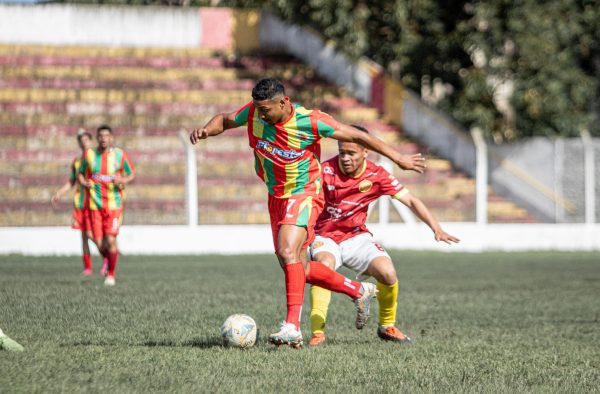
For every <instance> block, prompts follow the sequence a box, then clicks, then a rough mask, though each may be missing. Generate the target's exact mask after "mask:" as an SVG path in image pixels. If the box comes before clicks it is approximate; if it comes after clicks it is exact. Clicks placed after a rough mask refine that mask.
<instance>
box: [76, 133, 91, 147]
mask: <svg viewBox="0 0 600 394" xmlns="http://www.w3.org/2000/svg"><path fill="white" fill-rule="evenodd" d="M77 143H78V144H79V147H80V148H81V150H86V149H87V148H91V147H92V133H90V132H89V131H87V130H85V129H79V130H78V131H77Z"/></svg>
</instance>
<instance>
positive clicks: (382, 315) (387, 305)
mask: <svg viewBox="0 0 600 394" xmlns="http://www.w3.org/2000/svg"><path fill="white" fill-rule="evenodd" d="M377 290H379V292H378V293H377V301H379V325H380V326H391V325H394V324H396V309H397V307H398V281H396V283H394V284H393V285H391V286H388V285H384V284H383V283H380V282H379V281H378V282H377ZM311 296H312V292H311ZM310 321H311V324H312V314H311V318H310Z"/></svg>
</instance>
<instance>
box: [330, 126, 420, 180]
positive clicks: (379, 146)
mask: <svg viewBox="0 0 600 394" xmlns="http://www.w3.org/2000/svg"><path fill="white" fill-rule="evenodd" d="M331 137H332V138H335V139H336V140H338V141H343V142H354V143H358V144H361V145H363V146H364V147H366V148H367V149H371V150H373V151H375V152H377V153H380V154H382V155H384V156H385V157H387V158H389V159H390V160H392V161H393V162H394V163H395V164H396V165H397V166H398V167H400V168H402V169H403V170H412V171H415V172H418V173H420V174H422V173H423V171H425V158H424V157H423V155H421V154H420V153H417V154H415V155H403V154H400V153H399V152H396V151H395V150H394V149H392V148H390V147H389V146H388V145H387V144H386V143H385V142H383V141H382V140H380V139H379V138H377V137H374V136H372V135H371V134H368V133H364V132H362V131H359V130H357V129H355V128H354V127H352V126H348V125H346V124H343V123H339V126H338V128H337V129H336V130H335V131H334V132H333V134H332V135H331Z"/></svg>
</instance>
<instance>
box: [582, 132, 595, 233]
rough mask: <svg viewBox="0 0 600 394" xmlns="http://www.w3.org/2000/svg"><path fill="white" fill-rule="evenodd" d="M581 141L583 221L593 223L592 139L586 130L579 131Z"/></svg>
mask: <svg viewBox="0 0 600 394" xmlns="http://www.w3.org/2000/svg"><path fill="white" fill-rule="evenodd" d="M581 141H582V142H583V156H584V157H583V160H584V173H585V178H584V179H585V192H584V195H585V222H586V223H587V224H593V223H595V222H596V195H595V190H596V179H595V177H596V173H595V168H594V167H595V162H594V141H593V140H592V137H591V135H590V132H589V131H587V130H582V131H581Z"/></svg>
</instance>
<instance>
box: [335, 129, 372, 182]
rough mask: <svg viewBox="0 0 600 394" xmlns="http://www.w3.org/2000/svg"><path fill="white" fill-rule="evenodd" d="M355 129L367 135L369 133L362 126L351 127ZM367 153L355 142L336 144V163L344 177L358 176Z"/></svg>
mask: <svg viewBox="0 0 600 394" xmlns="http://www.w3.org/2000/svg"><path fill="white" fill-rule="evenodd" d="M352 127H354V128H355V129H358V130H360V131H362V132H363V133H368V132H369V131H368V130H367V129H365V128H364V127H362V126H358V125H352ZM368 153H369V151H368V150H367V148H365V147H364V146H362V145H361V144H357V143H355V142H342V141H339V142H338V162H339V165H340V168H341V170H342V171H343V172H344V174H346V175H350V176H356V175H358V174H359V173H360V172H361V171H362V169H363V166H364V165H365V164H364V163H365V160H366V159H367V155H368Z"/></svg>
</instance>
